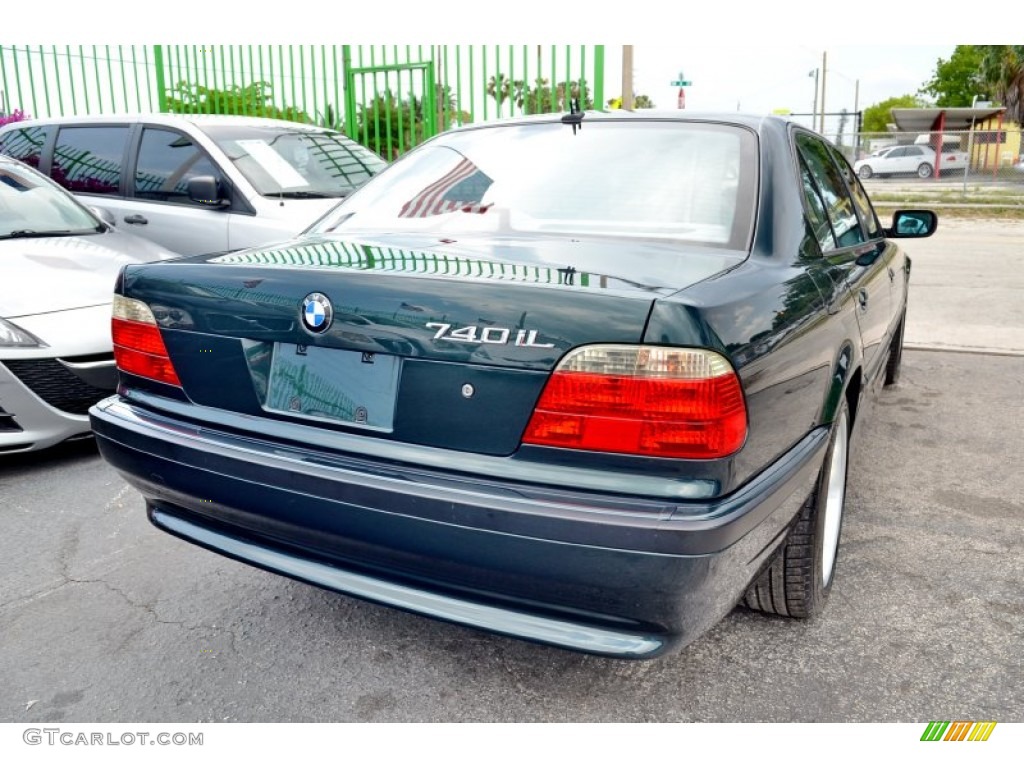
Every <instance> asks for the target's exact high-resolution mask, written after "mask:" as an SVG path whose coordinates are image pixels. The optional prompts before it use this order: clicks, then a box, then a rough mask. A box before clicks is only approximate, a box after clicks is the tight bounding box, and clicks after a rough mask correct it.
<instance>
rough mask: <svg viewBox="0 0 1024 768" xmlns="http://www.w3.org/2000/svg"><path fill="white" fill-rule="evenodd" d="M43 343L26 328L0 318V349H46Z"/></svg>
mask: <svg viewBox="0 0 1024 768" xmlns="http://www.w3.org/2000/svg"><path fill="white" fill-rule="evenodd" d="M45 346H46V344H44V343H43V342H42V341H40V340H39V339H37V338H36V337H35V336H33V335H32V334H31V333H29V332H28V331H26V330H25V329H24V328H19V327H18V326H16V325H15V324H14V323H12V322H9V321H7V320H4V319H3V318H0V348H3V347H45Z"/></svg>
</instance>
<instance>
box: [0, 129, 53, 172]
mask: <svg viewBox="0 0 1024 768" xmlns="http://www.w3.org/2000/svg"><path fill="white" fill-rule="evenodd" d="M51 130H52V129H51V128H50V126H47V125H40V126H34V127H32V128H19V129H18V130H16V131H11V132H10V133H5V134H4V135H3V136H0V155H7V156H8V157H13V158H14V159H15V160H21V162H23V163H25V164H26V165H31V166H32V167H33V168H38V167H39V160H40V158H41V157H42V154H43V148H44V147H45V146H46V140H47V138H49V135H50V131H51Z"/></svg>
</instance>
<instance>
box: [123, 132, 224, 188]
mask: <svg viewBox="0 0 1024 768" xmlns="http://www.w3.org/2000/svg"><path fill="white" fill-rule="evenodd" d="M195 176H213V177H214V178H215V179H217V181H219V182H222V181H223V180H222V179H221V175H220V173H219V172H218V170H217V168H216V166H214V164H213V162H212V161H211V160H210V158H209V157H207V156H206V153H205V152H203V150H202V149H201V148H200V147H198V146H196V145H195V144H194V143H193V142H192V140H191V139H190V138H189V137H188V136H185V135H184V134H182V133H179V132H177V131H168V130H164V129H160V128H146V129H145V130H144V131H143V132H142V142H141V143H140V144H139V157H138V160H137V161H136V164H135V197H137V198H141V199H143V200H159V201H161V202H171V203H184V204H188V205H200V203H196V202H194V201H192V200H190V199H189V196H188V181H189V179H191V178H193V177H195Z"/></svg>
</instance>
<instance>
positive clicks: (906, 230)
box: [885, 210, 939, 237]
mask: <svg viewBox="0 0 1024 768" xmlns="http://www.w3.org/2000/svg"><path fill="white" fill-rule="evenodd" d="M938 226H939V217H938V215H937V214H936V213H935V211H925V210H900V211H896V212H895V213H893V215H892V226H891V227H889V228H887V229H886V230H885V236H886V237H931V236H932V235H933V234H935V230H936V229H938Z"/></svg>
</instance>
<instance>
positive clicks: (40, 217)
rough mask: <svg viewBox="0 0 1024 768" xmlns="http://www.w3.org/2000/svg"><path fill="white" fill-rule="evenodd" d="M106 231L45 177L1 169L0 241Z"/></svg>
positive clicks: (7, 167)
mask: <svg viewBox="0 0 1024 768" xmlns="http://www.w3.org/2000/svg"><path fill="white" fill-rule="evenodd" d="M106 228H107V227H106V225H105V224H103V223H102V222H100V221H99V220H98V219H97V218H96V217H94V216H93V215H92V214H91V213H89V212H88V211H87V210H86V209H85V208H83V207H82V206H81V205H79V204H78V203H77V202H75V201H74V200H73V199H72V198H71V197H70V196H69V195H68V194H67V193H66V192H64V191H63V190H61V189H60V188H59V187H57V186H56V185H54V184H53V183H51V182H50V181H48V180H47V179H45V178H44V177H43V176H41V175H39V174H36V173H35V172H33V171H31V170H28V169H25V168H24V167H19V166H15V165H0V239H11V238H16V237H61V236H65V237H66V236H71V235H87V234H96V233H98V232H103V231H105V230H106Z"/></svg>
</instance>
